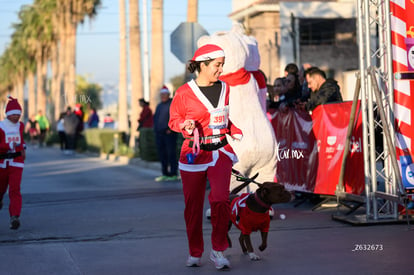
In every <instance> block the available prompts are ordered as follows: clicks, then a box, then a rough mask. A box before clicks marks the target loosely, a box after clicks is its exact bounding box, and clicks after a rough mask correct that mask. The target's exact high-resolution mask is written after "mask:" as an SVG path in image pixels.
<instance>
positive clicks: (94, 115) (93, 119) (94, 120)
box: [87, 108, 99, 128]
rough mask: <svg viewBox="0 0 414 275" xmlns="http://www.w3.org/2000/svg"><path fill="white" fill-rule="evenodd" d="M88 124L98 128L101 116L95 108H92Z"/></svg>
mask: <svg viewBox="0 0 414 275" xmlns="http://www.w3.org/2000/svg"><path fill="white" fill-rule="evenodd" d="M87 124H88V128H98V124H99V116H98V114H97V113H96V109H95V108H92V109H91V110H90V113H89V117H88V122H87Z"/></svg>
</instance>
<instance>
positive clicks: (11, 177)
mask: <svg viewBox="0 0 414 275" xmlns="http://www.w3.org/2000/svg"><path fill="white" fill-rule="evenodd" d="M5 113H6V118H5V119H4V120H2V121H0V209H1V208H2V207H3V196H4V195H5V194H6V192H7V188H8V189H9V199H10V203H9V214H10V229H13V230H16V229H18V228H19V227H20V214H21V211H22V194H21V192H20V185H21V181H22V174H23V167H24V160H25V158H26V144H25V142H24V140H23V131H24V124H23V123H22V122H20V116H21V114H22V107H21V106H20V104H19V102H18V101H17V99H14V98H12V97H9V102H8V103H7V105H6V112H5Z"/></svg>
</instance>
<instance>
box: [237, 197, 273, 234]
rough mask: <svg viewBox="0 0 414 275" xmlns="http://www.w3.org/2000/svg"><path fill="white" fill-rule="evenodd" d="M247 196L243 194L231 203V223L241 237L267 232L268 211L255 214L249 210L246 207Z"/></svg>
mask: <svg viewBox="0 0 414 275" xmlns="http://www.w3.org/2000/svg"><path fill="white" fill-rule="evenodd" d="M249 195H250V194H249V193H243V194H241V195H240V197H237V198H235V199H234V200H233V201H232V202H231V215H230V219H231V221H232V222H233V224H234V225H235V226H236V227H237V228H238V229H240V231H241V232H242V234H243V235H250V234H251V233H252V232H253V231H257V230H260V231H261V232H269V227H270V216H269V211H266V212H265V213H257V212H253V211H252V210H250V209H249V208H248V207H247V205H246V199H247V197H248V196H249ZM269 210H270V208H269Z"/></svg>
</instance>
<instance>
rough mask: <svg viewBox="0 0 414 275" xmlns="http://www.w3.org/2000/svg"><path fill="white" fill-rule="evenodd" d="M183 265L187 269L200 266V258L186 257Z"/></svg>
mask: <svg viewBox="0 0 414 275" xmlns="http://www.w3.org/2000/svg"><path fill="white" fill-rule="evenodd" d="M185 265H186V266H188V267H197V266H201V258H198V257H193V256H188V259H187V262H186V264H185Z"/></svg>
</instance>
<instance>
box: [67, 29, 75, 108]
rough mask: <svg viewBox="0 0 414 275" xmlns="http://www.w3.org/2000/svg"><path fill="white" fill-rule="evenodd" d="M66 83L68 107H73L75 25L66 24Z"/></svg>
mask: <svg viewBox="0 0 414 275" xmlns="http://www.w3.org/2000/svg"><path fill="white" fill-rule="evenodd" d="M66 30H67V34H68V36H67V37H66V39H67V40H66V54H65V55H66V73H65V76H66V81H65V92H66V96H67V100H68V104H69V105H70V106H72V107H73V106H74V105H75V104H76V103H77V102H76V24H75V23H73V22H69V23H67V26H66Z"/></svg>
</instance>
